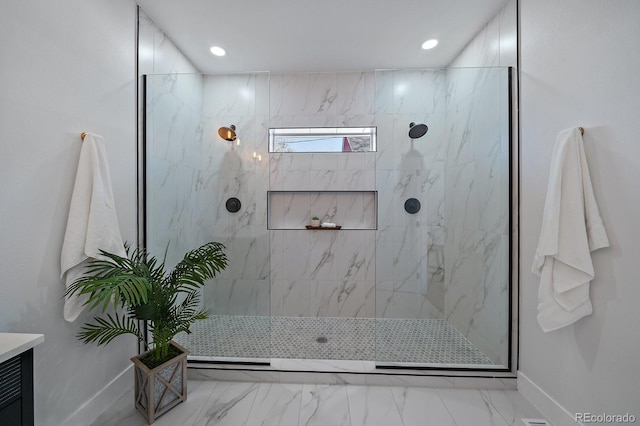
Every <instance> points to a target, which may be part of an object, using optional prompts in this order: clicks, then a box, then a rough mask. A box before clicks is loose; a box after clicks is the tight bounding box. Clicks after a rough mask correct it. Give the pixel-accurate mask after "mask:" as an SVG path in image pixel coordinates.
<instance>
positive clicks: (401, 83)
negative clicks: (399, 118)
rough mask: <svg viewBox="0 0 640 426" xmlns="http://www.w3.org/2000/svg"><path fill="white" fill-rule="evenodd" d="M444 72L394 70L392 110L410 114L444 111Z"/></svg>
mask: <svg viewBox="0 0 640 426" xmlns="http://www.w3.org/2000/svg"><path fill="white" fill-rule="evenodd" d="M444 76H445V73H444V71H440V70H409V71H395V72H394V74H393V112H394V113H399V114H412V113H420V112H444V111H445V99H444V96H442V95H443V94H444V84H445V77H444Z"/></svg>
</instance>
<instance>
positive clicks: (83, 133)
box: [80, 132, 87, 141]
mask: <svg viewBox="0 0 640 426" xmlns="http://www.w3.org/2000/svg"><path fill="white" fill-rule="evenodd" d="M80 137H81V138H82V140H83V141H84V138H86V137H87V132H82V133H81V134H80Z"/></svg>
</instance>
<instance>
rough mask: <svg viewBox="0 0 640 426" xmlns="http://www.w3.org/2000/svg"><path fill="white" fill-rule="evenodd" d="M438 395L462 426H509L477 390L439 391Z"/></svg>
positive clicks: (457, 422) (457, 423) (456, 422)
mask: <svg viewBox="0 0 640 426" xmlns="http://www.w3.org/2000/svg"><path fill="white" fill-rule="evenodd" d="M438 395H439V396H440V399H442V402H443V403H444V405H445V406H446V407H447V410H448V411H449V413H450V414H451V417H453V420H454V421H455V424H456V425H461V426H476V425H477V426H507V422H505V421H504V419H503V417H502V416H501V415H500V413H499V412H498V410H497V409H496V408H495V407H494V406H493V405H491V403H490V402H489V401H487V399H486V398H485V397H484V395H483V394H482V392H481V391H480V390H477V389H438Z"/></svg>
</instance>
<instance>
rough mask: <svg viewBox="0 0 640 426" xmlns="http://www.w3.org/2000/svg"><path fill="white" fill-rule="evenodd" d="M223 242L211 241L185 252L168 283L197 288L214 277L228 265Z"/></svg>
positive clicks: (179, 286)
mask: <svg viewBox="0 0 640 426" xmlns="http://www.w3.org/2000/svg"><path fill="white" fill-rule="evenodd" d="M224 249H225V246H224V244H222V243H217V242H210V243H207V244H205V245H203V246H201V247H199V248H197V249H195V250H191V251H190V252H188V253H187V254H185V256H184V258H183V259H182V260H181V261H180V263H178V264H177V265H176V267H175V268H174V269H173V271H172V272H171V274H170V275H169V276H168V277H167V284H169V285H171V286H175V287H177V288H180V289H182V288H185V287H191V288H196V287H200V286H202V285H204V283H205V281H206V280H208V279H210V278H214V277H215V276H216V275H218V273H219V272H220V271H222V270H223V269H224V268H226V267H227V263H228V260H227V255H226V254H225V253H224Z"/></svg>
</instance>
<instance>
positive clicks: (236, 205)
mask: <svg viewBox="0 0 640 426" xmlns="http://www.w3.org/2000/svg"><path fill="white" fill-rule="evenodd" d="M226 207H227V211H228V212H229V213H237V212H238V211H240V207H242V203H240V200H238V199H237V198H235V197H232V198H229V199H228V200H227V203H226Z"/></svg>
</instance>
